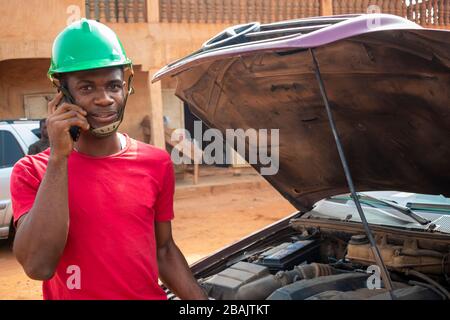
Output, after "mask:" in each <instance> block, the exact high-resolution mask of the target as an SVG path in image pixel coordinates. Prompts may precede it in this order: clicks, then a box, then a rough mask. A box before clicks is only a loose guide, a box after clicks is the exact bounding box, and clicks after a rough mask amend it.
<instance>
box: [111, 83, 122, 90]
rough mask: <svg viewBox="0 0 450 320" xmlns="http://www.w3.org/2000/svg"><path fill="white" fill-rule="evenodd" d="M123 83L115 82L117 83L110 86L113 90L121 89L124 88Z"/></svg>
mask: <svg viewBox="0 0 450 320" xmlns="http://www.w3.org/2000/svg"><path fill="white" fill-rule="evenodd" d="M122 87H123V86H122V85H121V84H117V83H115V84H112V85H111V86H110V88H111V89H112V90H119V89H122Z"/></svg>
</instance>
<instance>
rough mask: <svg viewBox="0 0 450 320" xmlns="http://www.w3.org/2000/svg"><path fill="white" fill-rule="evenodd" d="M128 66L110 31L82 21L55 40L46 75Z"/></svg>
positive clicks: (123, 51) (100, 24) (92, 21)
mask: <svg viewBox="0 0 450 320" xmlns="http://www.w3.org/2000/svg"><path fill="white" fill-rule="evenodd" d="M131 64H132V63H131V60H130V59H128V58H127V56H126V54H125V50H124V48H123V46H122V43H121V42H120V40H119V38H118V37H117V35H116V34H115V33H114V31H112V30H111V29H110V28H108V27H107V26H105V25H104V24H102V23H100V22H97V21H95V20H87V19H84V18H83V19H81V20H79V21H76V22H74V23H72V24H71V25H69V26H68V27H66V28H65V29H64V30H63V31H61V33H60V34H58V36H57V37H56V38H55V41H54V42H53V49H52V58H51V63H50V68H49V70H48V75H49V77H50V78H52V77H53V75H54V74H57V73H65V72H74V71H81V70H89V69H97V68H106V67H113V66H123V65H129V66H131Z"/></svg>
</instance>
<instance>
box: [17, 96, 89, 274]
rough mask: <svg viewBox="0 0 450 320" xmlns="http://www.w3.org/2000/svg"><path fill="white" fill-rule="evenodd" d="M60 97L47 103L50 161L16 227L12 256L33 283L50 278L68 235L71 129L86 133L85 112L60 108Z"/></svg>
mask: <svg viewBox="0 0 450 320" xmlns="http://www.w3.org/2000/svg"><path fill="white" fill-rule="evenodd" d="M61 97H62V94H58V95H57V96H56V98H55V99H54V100H52V101H51V102H50V103H49V114H51V115H50V116H49V118H48V119H47V123H48V133H49V138H50V144H51V152H50V158H49V161H48V165H47V169H46V172H45V175H44V178H43V180H42V182H41V184H40V186H39V189H38V191H37V194H36V198H35V200H34V203H33V206H32V208H31V209H30V211H29V212H28V213H27V214H25V215H23V216H22V217H21V218H20V219H19V221H18V223H17V232H16V237H15V240H14V248H13V249H14V254H15V255H16V258H17V260H18V261H19V263H20V264H21V265H22V267H23V268H24V270H25V272H26V274H27V275H28V276H29V277H30V278H32V279H35V280H47V279H50V278H51V277H53V274H54V272H55V270H56V267H57V265H58V262H59V259H60V257H61V255H62V253H63V251H64V248H65V245H66V241H67V235H68V231H69V205H68V183H67V161H68V157H69V155H70V153H71V151H72V149H73V141H72V139H71V137H70V134H69V128H70V126H72V125H76V126H80V127H81V128H82V129H83V130H87V128H88V123H87V121H86V118H84V116H83V115H85V111H84V110H83V109H81V108H80V107H78V106H76V105H69V104H63V105H62V106H61V107H59V108H58V109H57V110H56V106H57V104H58V103H59V101H60V99H61Z"/></svg>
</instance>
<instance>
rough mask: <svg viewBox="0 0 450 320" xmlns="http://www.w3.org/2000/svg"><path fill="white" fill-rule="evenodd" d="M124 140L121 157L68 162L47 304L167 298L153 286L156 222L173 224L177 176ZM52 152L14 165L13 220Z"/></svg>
mask: <svg viewBox="0 0 450 320" xmlns="http://www.w3.org/2000/svg"><path fill="white" fill-rule="evenodd" d="M125 136H126V141H127V144H126V147H125V148H124V149H122V150H121V151H120V152H118V153H116V154H113V155H110V156H105V157H91V156H88V155H84V154H82V153H79V152H76V151H72V153H71V155H70V156H69V159H68V184H69V185H68V190H69V212H70V226H69V234H68V239H67V243H66V247H65V249H64V253H63V255H62V257H61V259H60V261H59V264H58V266H57V269H56V273H55V275H54V276H53V278H51V279H50V280H48V281H44V283H43V296H44V299H166V295H165V293H164V291H163V290H162V289H161V288H160V287H159V285H158V265H157V257H156V242H155V234H154V222H155V221H168V220H171V219H173V216H174V213H173V194H174V185H175V184H174V173H173V166H172V162H171V159H170V156H169V154H168V153H167V152H165V151H163V150H160V149H157V148H155V147H153V146H150V145H147V144H144V143H141V142H139V141H136V140H134V139H131V138H130V137H129V136H128V135H125ZM49 155H50V149H47V150H45V151H43V152H41V153H39V154H36V155H32V156H26V157H24V158H22V159H21V160H20V161H19V162H17V163H16V165H15V166H14V169H13V172H12V175H11V199H12V206H13V211H14V221H15V222H17V220H18V219H19V218H20V217H21V216H22V215H24V214H26V213H27V212H28V211H30V209H31V208H32V206H33V202H34V200H35V197H36V194H37V191H38V188H39V185H40V183H41V181H42V179H43V177H44V174H45V170H46V167H47V163H48V159H49Z"/></svg>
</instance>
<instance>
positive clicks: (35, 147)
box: [28, 118, 50, 155]
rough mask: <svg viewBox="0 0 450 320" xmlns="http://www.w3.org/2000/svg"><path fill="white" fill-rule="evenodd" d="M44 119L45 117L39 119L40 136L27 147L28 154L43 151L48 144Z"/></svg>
mask: <svg viewBox="0 0 450 320" xmlns="http://www.w3.org/2000/svg"><path fill="white" fill-rule="evenodd" d="M46 120H47V119H45V118H44V119H41V120H40V121H39V130H40V131H41V138H40V139H39V140H38V141H36V142H35V143H33V144H32V145H30V146H29V147H28V154H30V155H31V154H38V153H39V152H42V151H44V150H45V149H47V148H48V147H49V146H50V144H49V141H48V133H47V123H46Z"/></svg>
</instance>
